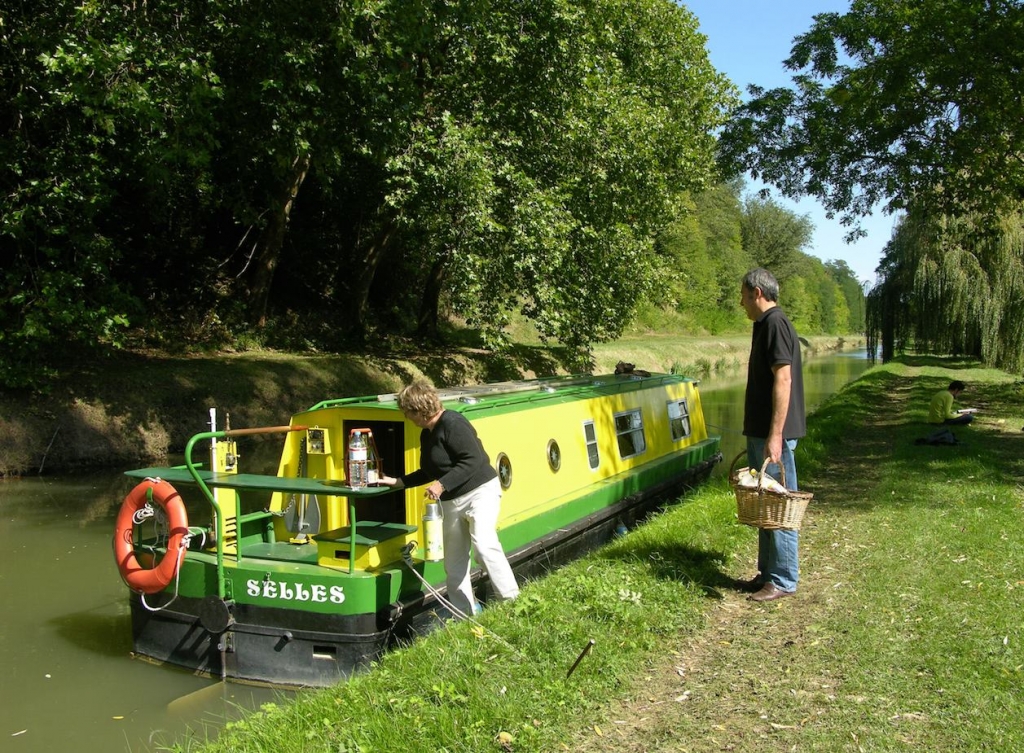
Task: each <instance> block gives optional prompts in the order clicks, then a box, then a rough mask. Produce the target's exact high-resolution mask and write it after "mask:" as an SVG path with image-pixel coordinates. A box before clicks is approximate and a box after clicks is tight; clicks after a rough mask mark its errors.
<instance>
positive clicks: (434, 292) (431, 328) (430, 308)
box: [416, 258, 446, 340]
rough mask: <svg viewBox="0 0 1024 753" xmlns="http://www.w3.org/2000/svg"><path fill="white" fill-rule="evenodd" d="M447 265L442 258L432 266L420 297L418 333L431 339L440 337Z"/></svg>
mask: <svg viewBox="0 0 1024 753" xmlns="http://www.w3.org/2000/svg"><path fill="white" fill-rule="evenodd" d="M445 266H446V265H445V259H444V258H441V259H438V260H437V261H435V262H434V264H433V266H432V267H431V268H430V273H429V274H428V275H427V279H426V282H425V284H424V286H423V298H421V299H420V313H419V316H418V317H417V319H416V334H417V335H418V336H420V337H427V338H430V339H431V340H436V339H437V337H438V327H437V323H438V316H439V314H440V311H439V307H440V300H441V289H442V283H443V282H444V272H445Z"/></svg>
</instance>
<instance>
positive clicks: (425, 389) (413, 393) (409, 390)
mask: <svg viewBox="0 0 1024 753" xmlns="http://www.w3.org/2000/svg"><path fill="white" fill-rule="evenodd" d="M397 402H398V408H399V410H401V411H402V413H405V414H408V415H413V416H419V417H421V418H430V417H432V416H435V415H437V413H438V412H439V411H440V410H441V409H442V407H443V406H442V405H441V398H440V397H439V396H438V394H437V390H435V389H434V385H432V384H431V383H430V382H428V381H427V380H426V379H417V380H415V381H414V382H413V383H412V384H410V385H407V386H406V387H404V388H403V389H402V391H401V392H399V393H398V397H397Z"/></svg>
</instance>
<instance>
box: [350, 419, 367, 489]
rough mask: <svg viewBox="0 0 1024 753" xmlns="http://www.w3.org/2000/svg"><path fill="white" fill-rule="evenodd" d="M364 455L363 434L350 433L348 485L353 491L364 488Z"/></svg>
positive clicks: (364, 443) (357, 432)
mask: <svg viewBox="0 0 1024 753" xmlns="http://www.w3.org/2000/svg"><path fill="white" fill-rule="evenodd" d="M366 454H367V453H366V439H365V438H364V437H363V433H362V432H361V431H354V432H352V434H351V436H350V437H349V440H348V485H349V486H351V487H352V488H353V489H362V488H363V487H364V486H366Z"/></svg>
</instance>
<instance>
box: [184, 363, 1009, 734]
mask: <svg viewBox="0 0 1024 753" xmlns="http://www.w3.org/2000/svg"><path fill="white" fill-rule="evenodd" d="M959 366H960V367H961V368H958V369H957V370H956V372H955V373H956V375H957V376H958V377H959V378H963V379H965V380H966V381H968V383H969V385H970V388H969V392H968V393H967V394H965V396H964V399H965V402H967V398H968V397H970V400H969V402H970V404H972V405H979V406H981V407H982V408H983V413H982V414H981V416H980V419H979V421H977V422H976V424H975V425H974V426H972V427H968V428H966V429H960V430H958V431H957V434H958V436H960V437H961V439H962V441H963V442H964V444H962V445H960V446H954V447H921V446H917V445H914V443H913V439H914V438H916V437H918V436H922V435H923V434H925V433H927V431H928V429H927V427H926V426H925V425H923V424H922V423H921V420H922V419H923V411H924V406H926V404H927V398H928V397H929V396H930V395H931V393H932V392H934V391H935V390H937V389H940V388H941V387H943V386H944V385H945V383H946V382H948V381H949V379H950V378H951V377H950V374H951V373H954V372H951V371H950V370H949V369H947V368H945V366H944V365H943V363H942V362H941V361H940V362H934V363H933V362H930V361H929V362H920V363H918V362H914V361H906V362H903V363H899V364H894V365H891V366H887V367H880V368H877V369H874V370H872V371H870V372H868V374H867V375H866V376H865V377H864V378H862V379H861V380H858V381H857V382H855V383H854V384H852V385H850V386H849V387H848V388H847V389H845V390H844V391H842V392H841V393H840V394H839V395H838V396H836V397H834V398H833V399H832V400H830V401H829V402H827V403H826V404H825V405H824V406H822V407H821V408H819V410H818V411H817V412H816V413H815V415H814V416H813V418H812V420H811V424H812V426H811V435H810V436H809V437H808V438H807V439H806V440H805V441H804V442H802V443H801V445H800V448H799V449H798V458H799V459H798V462H799V463H800V469H801V478H802V480H803V485H804V486H805V487H806V488H810V489H811V490H813V491H815V495H816V496H815V500H814V502H813V503H812V505H811V511H810V512H809V514H808V519H807V523H806V524H805V528H804V532H803V534H802V536H801V542H802V570H803V580H802V585H801V589H800V593H799V595H798V596H797V597H795V598H793V599H788V600H784V601H782V602H778V603H777V604H775V605H769V606H766V607H758V606H753V605H750V604H748V603H747V602H744V601H742V600H741V598H740V597H739V596H737V595H736V594H735V592H734V591H732V590H730V584H731V580H732V579H733V578H737V577H745V576H746V575H749V572H750V570H749V565H750V564H751V563H750V559H751V557H752V552H753V549H752V541H753V536H754V534H753V531H752V530H751V529H749V528H746V527H743V526H739V525H738V524H736V523H735V520H734V500H733V497H732V494H731V491H730V490H729V488H728V486H727V485H726V484H725V482H724V481H717V482H713V483H711V484H709V485H707V486H706V487H704V488H703V489H702V490H700V491H699V492H697V493H695V494H693V495H691V496H689V497H687V498H686V499H685V500H684V503H683V504H680V505H676V506H673V507H671V508H670V509H669V510H668V511H667V512H665V513H663V514H661V515H659V516H657V517H655V518H654V519H652V520H651V521H650V522H649V523H648V524H646V525H644V526H642V527H641V528H638V529H637V530H635V531H633V532H631V533H630V534H628V535H627V536H625V537H622V538H620V539H618V540H616V541H614V542H613V543H611V544H610V545H608V546H606V547H605V548H603V549H602V550H600V551H598V552H596V553H594V554H592V555H590V556H589V557H587V558H585V559H583V560H580V561H577V562H574V563H572V564H570V565H568V566H566V567H564V568H562V569H561V570H559V571H557V572H555V573H553V574H551V575H549V576H547V577H545V578H543V579H540V580H538V581H535V582H531V583H529V584H527V585H526V586H525V587H524V589H523V592H522V595H521V597H520V598H519V599H518V600H517V601H516V602H513V603H508V604H501V605H498V606H497V607H494V608H490V609H488V610H487V611H486V612H485V613H484V615H483V616H482V618H481V620H480V622H481V623H482V625H483V626H484V629H481V628H479V627H476V626H474V625H470V624H465V623H463V624H453V625H450V626H448V627H446V628H445V629H443V630H440V631H438V632H436V633H434V634H433V635H431V636H429V637H428V638H426V639H424V640H421V641H419V642H417V643H415V644H414V645H411V646H409V647H407V648H405V649H403V650H401V651H397V652H394V653H392V654H389V655H388V656H387V657H385V658H384V660H383V661H382V662H381V664H380V666H378V667H377V668H375V669H374V670H373V671H372V672H370V673H368V674H366V675H363V676H360V677H358V678H356V679H354V680H353V681H350V682H348V683H346V684H343V685H339V686H338V687H336V688H331V689H327V690H323V691H315V692H313V691H311V692H305V693H302V694H300V695H299V696H298V698H297V699H296V700H295V701H294V702H290V703H282V704H281V705H280V706H273V707H268V708H266V709H264V711H263V712H262V713H259V714H255V715H251V716H248V717H246V718H244V719H243V720H242V721H239V722H236V723H233V724H231V725H229V727H228V728H227V729H226V730H225V731H224V732H223V733H222V734H221V735H220V737H219V739H218V740H217V741H215V742H213V743H210V744H208V745H205V746H200V745H199V744H198V743H197V742H196V741H195V740H186V741H182V742H180V743H179V744H178V745H177V747H176V748H175V750H180V751H185V750H188V751H194V750H198V749H199V748H200V747H202V750H204V751H208V752H209V753H217V752H219V751H234V752H239V753H241V752H244V751H253V752H254V753H255V752H256V751H259V752H261V753H262V752H264V751H274V753H290V752H292V751H295V752H298V751H302V752H303V753H306V752H311V751H324V752H326V751H331V752H332V753H340V752H343V751H489V750H493V751H554V750H582V749H586V750H589V751H602V750H608V751H611V750H615V751H620V752H621V751H640V750H651V751H654V750H666V751H667V750H686V751H701V750H707V751H711V750H721V749H726V750H739V751H761V750H764V751H769V750H771V751H774V750H791V749H794V750H811V751H846V750H849V751H899V750H911V749H915V750H916V749H922V750H934V751H968V750H971V751H974V750H992V751H1004V750H1005V751H1008V750H1024V726H1022V725H1020V724H1019V723H1018V721H1016V720H1019V719H1020V718H1021V717H1022V715H1024V698H1022V696H1021V694H1020V693H1019V688H1020V686H1021V682H1022V680H1024V651H1022V647H1024V644H1022V641H1024V630H1022V628H1021V625H1020V615H1021V613H1022V607H1024V579H1022V578H1024V575H1022V573H1024V543H1022V542H1021V537H1020V536H1019V531H1020V528H1021V508H1022V501H1024V499H1022V491H1021V489H1022V486H1021V484H1022V480H1024V459H1022V458H1024V452H1022V450H1024V435H1022V433H1021V428H1020V427H1021V426H1022V425H1024V408H1022V401H1021V394H1022V385H1021V383H1019V382H1018V381H1016V380H1014V379H1013V378H1011V377H1009V376H1007V375H1005V374H1001V373H999V372H995V371H986V370H981V369H970V368H969V365H964V364H960V365H959ZM968 369H969V371H968ZM709 624H711V625H713V626H714V627H713V628H711V627H708V625H709ZM591 640H593V641H594V647H593V649H592V650H591V651H590V652H589V654H588V655H587V656H585V657H584V658H583V659H582V660H581V661H580V663H579V666H578V668H577V669H576V671H575V672H574V673H573V674H572V676H571V677H568V678H567V676H566V675H567V672H568V670H569V668H570V667H571V666H572V664H573V662H574V661H575V660H576V659H577V657H579V655H580V653H581V652H582V651H583V649H584V648H585V647H586V646H587V645H588V643H589V641H591ZM687 645H689V646H699V647H701V648H699V649H693V650H692V651H691V652H690V655H689V656H688V658H687V661H691V662H693V665H694V667H695V668H696V669H694V670H692V672H691V673H690V674H686V677H685V678H684V679H681V675H683V674H684V673H683V672H682V668H680V667H675V665H676V664H678V663H679V662H680V659H679V656H680V652H681V651H682V647H684V646H687ZM701 668H702V669H701ZM656 698H658V699H662V700H660V701H658V702H655V701H654V699H656ZM626 714H631V716H630V717H629V718H630V719H632V720H633V721H631V722H629V724H628V729H629V734H628V735H627V734H625V733H624V732H623V731H622V730H625V729H627V727H618V726H616V725H618V724H619V723H620V720H622V718H623V717H624V716H625V715H626ZM621 723H622V724H626V722H625V721H621Z"/></svg>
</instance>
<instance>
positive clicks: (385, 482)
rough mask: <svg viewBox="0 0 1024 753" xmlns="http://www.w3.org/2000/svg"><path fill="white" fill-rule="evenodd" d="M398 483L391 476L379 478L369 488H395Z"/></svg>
mask: <svg viewBox="0 0 1024 753" xmlns="http://www.w3.org/2000/svg"><path fill="white" fill-rule="evenodd" d="M397 483H398V479H397V478H394V477H393V476H381V477H380V478H378V479H377V480H376V481H375V482H374V483H373V484H371V486H374V485H377V486H395V485H396V484H397Z"/></svg>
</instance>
